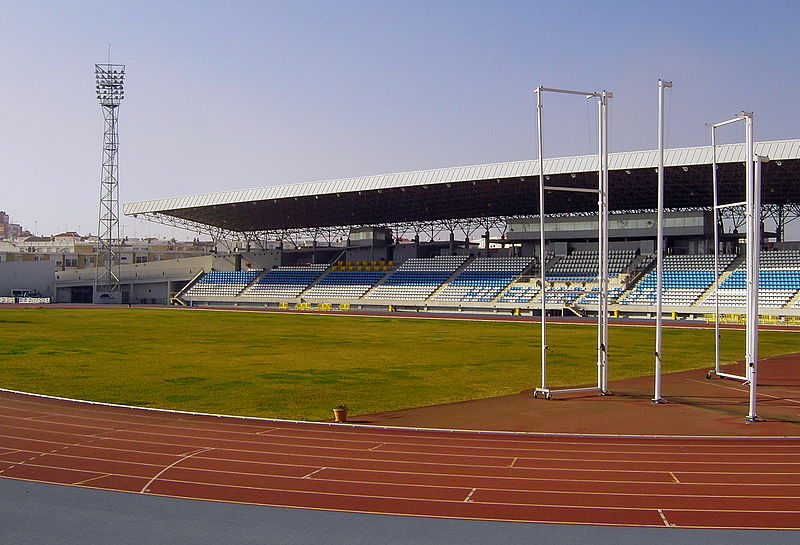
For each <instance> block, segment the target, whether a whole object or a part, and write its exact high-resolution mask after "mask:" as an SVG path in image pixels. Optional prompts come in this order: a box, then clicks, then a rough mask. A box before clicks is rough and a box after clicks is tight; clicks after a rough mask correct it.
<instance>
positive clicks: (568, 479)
mask: <svg viewBox="0 0 800 545" xmlns="http://www.w3.org/2000/svg"><path fill="white" fill-rule="evenodd" d="M0 437H2V436H0ZM69 446H70V445H67V446H65V447H64V448H68V447H69ZM82 446H88V447H89V448H93V449H98V450H108V451H120V450H125V451H126V452H147V451H130V450H127V449H116V448H107V447H103V446H99V445H91V446H89V445H82ZM208 450H214V449H213V448H207V449H205V451H208ZM200 452H203V451H198V452H196V453H194V454H192V456H196V455H197V454H199V453H200ZM261 453H262V454H263V453H264V452H261ZM271 453H272V454H283V455H285V454H286V453H280V452H271ZM157 454H166V455H169V456H176V455H180V454H174V453H157ZM65 456H68V457H70V458H76V456H73V455H68V454H65ZM35 457H36V456H34V457H32V458H35ZM304 457H306V458H308V457H310V458H324V459H328V457H325V456H323V455H321V454H319V455H318V454H314V455H304ZM77 458H81V459H86V456H85V455H83V456H77ZM100 459H101V460H102V458H100ZM206 459H208V460H215V461H220V462H245V463H249V464H253V465H254V466H256V467H258V466H259V465H260V464H261V462H258V461H255V460H243V459H239V458H233V457H224V458H223V457H220V458H206ZM353 460H355V461H359V460H361V461H364V460H366V461H368V462H370V461H373V460H371V459H369V458H366V459H359V458H354V459H353ZM389 462H390V463H399V464H401V465H411V467H413V468H415V471H404V470H400V469H384V470H380V469H374V468H372V469H368V468H349V467H341V468H339V467H337V468H333V469H341V470H359V471H360V470H366V471H371V472H373V473H400V474H415V475H419V474H423V475H437V476H443V475H444V476H453V475H456V476H462V477H463V476H464V475H466V474H469V475H474V473H469V472H467V473H444V472H440V471H433V472H430V471H428V472H423V473H420V472H419V471H418V466H419V462H394V461H389ZM132 463H137V464H141V463H143V462H132ZM269 463H270V464H272V465H278V466H283V467H308V466H312V467H313V466H316V465H317V464H314V463H305V464H300V463H285V462H269ZM29 465H30V464H29ZM33 465H37V466H39V465H41V466H42V467H57V466H50V465H45V464H33ZM145 465H154V466H157V467H160V466H159V465H158V464H148V463H145ZM434 465H446V466H448V467H452V468H462V469H464V470H465V471H467V470H469V469H478V468H480V469H494V468H502V466H474V465H462V464H434ZM517 467H519V466H517ZM521 469H538V470H539V471H542V472H567V473H569V472H572V473H580V474H583V473H585V472H586V471H590V472H595V473H605V472H607V470H586V469H561V468H555V469H554V468H521ZM205 471H209V470H205ZM211 471H213V470H211ZM617 471H622V472H624V473H634V474H635V473H648V474H652V475H657V474H658V472H653V471H641V470H631V469H624V470H612V472H617ZM239 473H242V474H244V473H245V472H239ZM682 473H684V474H687V475H729V474H731V473H732V472H730V471H713V472H712V471H690V470H686V471H683V472H682ZM733 473H736V474H741V475H750V474H751V473H749V472H733ZM794 474H795V473H794V472H774V473H771V475H794ZM484 477H491V478H495V479H499V480H502V481H510V480H520V481H537V482H544V481H552V480H557V481H559V482H598V483H655V484H667V483H668V482H670V481H663V480H658V481H652V480H641V479H636V480H630V479H614V480H608V479H587V478H586V477H580V476H578V475H572V476H571V477H565V476H561V477H534V476H527V477H518V476H497V475H484ZM695 484H697V483H695ZM713 484H715V485H720V486H726V485H731V486H733V485H742V484H747V485H749V486H756V487H757V486H763V485H764V483H724V482H714V483H713ZM770 486H773V484H770ZM785 486H791V487H796V486H799V485H798V484H796V483H795V484H790V485H785Z"/></svg>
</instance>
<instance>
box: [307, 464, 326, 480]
mask: <svg viewBox="0 0 800 545" xmlns="http://www.w3.org/2000/svg"><path fill="white" fill-rule="evenodd" d="M325 469H328V468H327V467H320V468H317V469H315V470H314V471H312V472H311V473H309V474H308V475H303V477H302V478H303V479H310V478H311V477H313V476H314V475H316V474H317V473H319V472H320V471H322V470H325Z"/></svg>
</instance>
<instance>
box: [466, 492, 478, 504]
mask: <svg viewBox="0 0 800 545" xmlns="http://www.w3.org/2000/svg"><path fill="white" fill-rule="evenodd" d="M476 490H477V488H473V489H472V490H470V491H469V494H467V497H466V498H464V502H465V503H466V502H470V501H472V495H473V494H474V493H475V491H476Z"/></svg>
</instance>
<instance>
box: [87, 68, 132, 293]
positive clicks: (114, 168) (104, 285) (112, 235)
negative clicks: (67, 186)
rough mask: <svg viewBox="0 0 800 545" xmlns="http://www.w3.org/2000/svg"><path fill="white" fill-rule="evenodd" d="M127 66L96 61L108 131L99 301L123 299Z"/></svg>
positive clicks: (102, 191)
mask: <svg viewBox="0 0 800 545" xmlns="http://www.w3.org/2000/svg"><path fill="white" fill-rule="evenodd" d="M124 80H125V66H124V65H119V64H96V65H95V83H96V91H97V99H98V100H99V101H100V106H101V107H102V108H103V117H104V119H105V132H104V138H103V166H102V175H101V180H100V213H99V218H98V248H97V261H96V262H95V286H94V297H95V302H97V301H98V300H100V299H99V297H100V296H101V295H103V294H105V297H107V298H108V300H109V301H113V302H122V297H121V289H120V282H119V274H120V273H119V266H120V262H119V182H118V174H119V165H118V158H117V152H118V150H119V134H118V132H117V119H118V114H119V105H120V103H121V102H122V99H123V97H124V90H123V84H124Z"/></svg>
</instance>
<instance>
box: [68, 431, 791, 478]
mask: <svg viewBox="0 0 800 545" xmlns="http://www.w3.org/2000/svg"><path fill="white" fill-rule="evenodd" d="M125 432H127V433H133V434H136V435H139V436H145V437H147V439H146V440H143V439H141V438H139V439H131V438H126V437H120V436H107V437H102V438H99V439H103V440H118V441H137V442H139V443H142V442H147V443H156V444H163V445H170V446H190V445H182V444H181V443H170V442H164V441H158V440H157V439H159V438H167V439H169V438H172V439H173V440H174V439H175V438H176V437H178V438H181V439H187V441H188V440H189V439H192V440H193V441H191V442H196V441H198V440H203V439H205V440H214V439H209V438H202V437H200V438H198V437H194V436H191V437H190V436H181V435H178V436H175V435H170V434H167V433H155V432H149V431H141V430H135V431H134V430H125ZM92 437H93V436H92ZM214 441H215V442H216V443H223V444H217V445H216V447H215V448H216V449H218V450H230V451H238V452H260V453H266V451H264V450H263V447H264V446H265V445H264V443H260V442H255V441H248V440H236V439H218V440H214ZM89 442H91V441H86V442H84V443H82V444H88V443H89ZM326 442H327V443H329V444H327V445H313V446H312V447H310V448H313V449H315V450H317V451H320V452H322V451H325V450H339V451H341V450H346V451H350V452H352V453H353V454H358V453H361V452H363V449H359V448H347V447H346V446H341V445H342V444H344V445H347V444H348V442H347V441H344V440H339V441H336V440H327V441H326ZM361 442H362V443H372V441H368V440H363V441H361ZM225 443H229V444H231V446H226V445H225ZM337 443H338V444H337ZM80 444H81V443H76V444H75V445H80ZM242 444H244V446H245V447H249V446H251V445H252V446H253V447H256V446H257V447H259V448H258V449H256V448H241V447H240V448H236V447H235V446H234V445H242ZM279 446H287V447H291V446H304V447H307V446H308V445H304V444H301V443H296V444H292V443H286V444H280V445H279ZM409 446H413V445H409ZM383 450H384V451H385V452H387V453H395V454H401V455H411V454H418V455H424V456H427V457H429V458H432V459H435V458H440V459H444V460H447V458H448V457H449V458H453V457H460V458H465V457H468V456H469V455H468V454H456V455H454V454H448V453H444V452H442V453H437V452H427V453H420V452H414V451H410V450H409V449H405V450H398V451H395V450H389V449H383ZM484 450H486V449H485V448H484ZM541 454H545V453H544V452H542V453H541ZM507 457H508V455H500V454H493V455H490V454H475V455H472V456H470V458H472V459H488V460H500V459H503V458H507ZM354 458H355V457H354ZM522 458H524V459H526V460H561V459H560V458H557V457H556V456H553V455H551V456H531V455H525V456H523V457H522ZM576 460H579V461H581V462H605V463H609V464H617V465H628V464H629V461H627V460H608V459H607V458H586V457H583V458H580V459H576ZM397 461H402V460H397ZM430 462H431V463H442V462H436V461H435V460H430ZM663 462H664V460H637V461H636V462H635V463H636V464H640V466H644V467H645V468H646V467H647V466H648V465H651V464H659V463H663ZM443 463H447V464H448V465H457V466H469V467H484V466H485V467H493V464H484V465H478V464H457V463H456V464H453V463H451V462H447V461H445V462H443ZM680 463H685V464H693V465H715V466H726V465H739V464H741V463H742V461H732V462H723V461H716V460H711V461H686V462H680ZM798 463H800V461H798V462H761V461H759V464H760V465H785V464H798ZM533 467H535V466H533ZM585 471H592V470H591V469H585ZM597 471H605V469H601V470H597ZM631 471H635V470H631ZM639 471H654V470H652V469H640V470H639Z"/></svg>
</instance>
